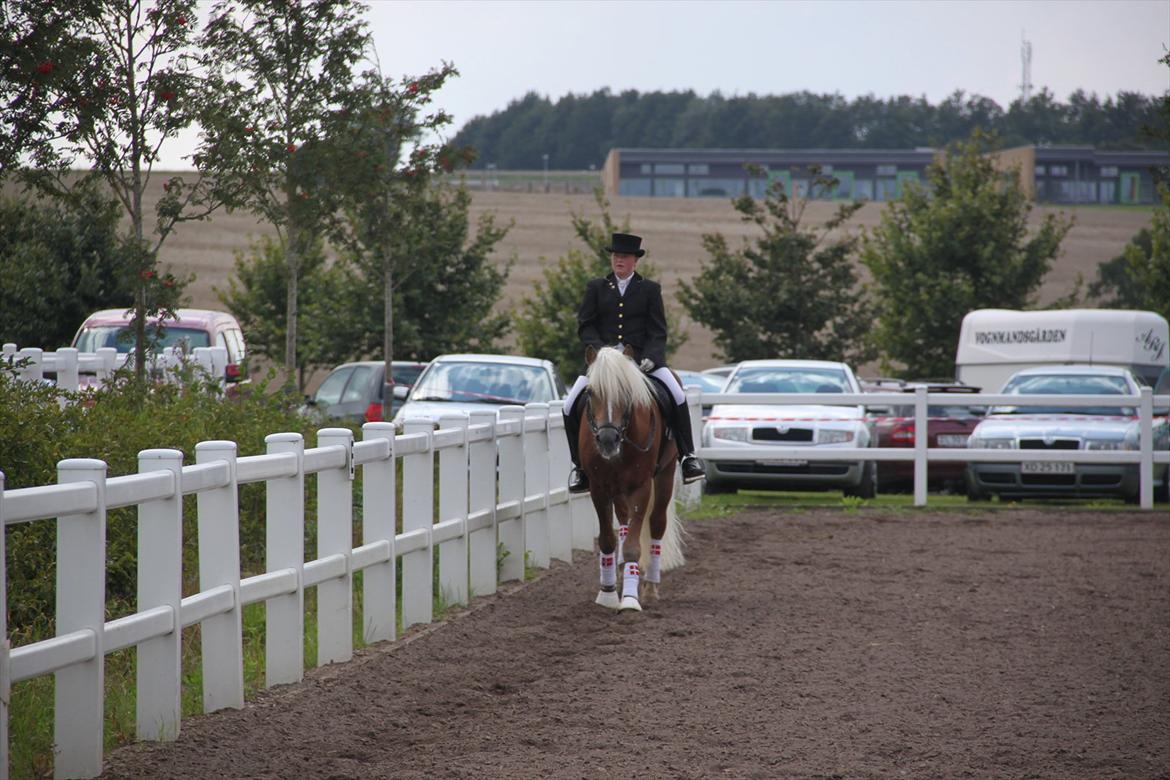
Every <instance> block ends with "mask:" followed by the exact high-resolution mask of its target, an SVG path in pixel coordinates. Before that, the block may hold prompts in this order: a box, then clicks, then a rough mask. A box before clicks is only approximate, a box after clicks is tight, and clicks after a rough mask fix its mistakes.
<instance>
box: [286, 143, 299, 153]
mask: <svg viewBox="0 0 1170 780" xmlns="http://www.w3.org/2000/svg"><path fill="white" fill-rule="evenodd" d="M284 148H285V149H288V150H289V152H290V153H292V152H295V151H296V150H297V145H296V144H289V145H288V146H286V147H284Z"/></svg>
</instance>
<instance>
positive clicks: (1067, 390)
mask: <svg viewBox="0 0 1170 780" xmlns="http://www.w3.org/2000/svg"><path fill="white" fill-rule="evenodd" d="M1139 392H1140V385H1139V383H1138V381H1137V379H1136V378H1135V377H1134V375H1133V373H1132V372H1130V371H1129V370H1128V369H1124V368H1114V367H1110V366H1089V365H1067V366H1046V367H1044V368H1031V369H1026V370H1024V371H1018V372H1016V373H1015V374H1013V375H1012V376H1011V378H1010V379H1008V381H1007V383H1006V384H1005V385H1004V386H1003V390H1001V391H1000V393H1001V394H1004V395H1137V394H1138V393H1139ZM1138 434H1139V422H1138V420H1137V410H1136V409H1135V408H1134V407H1132V406H1104V407H1092V406H1006V407H1005V406H998V407H992V408H991V409H990V410H989V412H988V415H987V417H986V418H985V419H984V420H983V421H982V422H980V423H979V425H977V426H976V427H975V430H974V431H973V432H972V433H971V438H970V439H969V440H968V443H967V445H968V447H970V448H973V449H1006V450H1014V449H1019V450H1048V451H1053V452H1055V451H1067V450H1085V451H1096V452H1101V451H1125V450H1136V449H1138V446H1139V444H1138ZM1168 447H1170V422H1168V420H1167V418H1166V417H1164V416H1162V417H1155V419H1154V448H1155V449H1167V448H1168ZM1165 480H1166V473H1165V470H1164V469H1162V468H1160V467H1159V468H1157V469H1155V493H1157V494H1159V495H1161V494H1163V493H1164V492H1165ZM1139 489H1140V484H1139V476H1138V466H1137V464H1135V463H1116V464H1114V463H1072V462H1064V461H1031V462H1024V463H1020V462H1016V463H970V464H968V467H967V496H968V498H970V499H972V500H982V499H987V498H989V497H990V496H991V495H992V494H998V495H1001V496H1005V497H1015V498H1024V497H1030V496H1031V497H1037V496H1115V497H1116V496H1120V497H1122V498H1124V499H1126V500H1127V501H1137V500H1138V496H1139Z"/></svg>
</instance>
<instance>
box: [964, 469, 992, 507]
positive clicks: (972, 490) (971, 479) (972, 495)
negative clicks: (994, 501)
mask: <svg viewBox="0 0 1170 780" xmlns="http://www.w3.org/2000/svg"><path fill="white" fill-rule="evenodd" d="M963 481H964V483H965V484H966V487H967V500H968V501H990V500H991V494H990V493H988V492H987V491H985V490H980V488H979V486H978V485H977V484H976V483H975V475H974V474H972V473H971V470H970V469H967V475H966V477H965V478H964V480H963Z"/></svg>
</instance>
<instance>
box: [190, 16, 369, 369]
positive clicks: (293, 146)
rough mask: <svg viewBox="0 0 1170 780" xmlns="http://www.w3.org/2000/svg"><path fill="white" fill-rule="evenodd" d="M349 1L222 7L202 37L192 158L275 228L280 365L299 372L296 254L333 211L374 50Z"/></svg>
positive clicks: (223, 190) (232, 200) (237, 203)
mask: <svg viewBox="0 0 1170 780" xmlns="http://www.w3.org/2000/svg"><path fill="white" fill-rule="evenodd" d="M363 10H364V9H363V8H362V6H360V5H358V4H357V3H355V2H353V0H307V1H306V2H300V3H297V2H289V1H288V0H280V1H279V2H275V3H274V2H271V0H219V1H218V2H216V3H215V4H214V6H212V9H211V18H210V20H209V22H208V24H207V27H206V29H205V31H204V33H203V35H202V37H201V40H200V43H201V45H202V47H203V52H202V61H201V64H202V67H203V68H204V69H205V71H206V73H207V89H206V90H205V91H204V93H203V95H204V99H203V102H202V104H201V105H200V107H199V110H200V121H201V124H202V127H203V137H202V143H201V144H200V146H199V148H198V149H197V150H196V153H195V155H194V157H193V160H194V162H195V164H196V165H197V166H198V168H199V169H200V170H201V171H206V172H208V173H210V174H211V175H212V177H213V178H214V179H215V180H216V181H217V183H218V188H219V189H218V193H219V194H220V195H222V196H223V197H225V198H226V199H227V201H228V204H229V205H230V206H231V207H233V208H246V209H248V210H250V211H252V212H254V213H256V214H257V215H259V216H261V217H262V218H263V219H264V220H265V221H266V222H268V223H270V224H271V225H273V226H274V227H275V228H276V232H277V236H278V240H279V241H280V246H281V248H282V250H283V252H284V259H285V264H286V266H287V268H288V271H287V274H286V277H285V285H286V301H285V323H286V327H285V335H286V341H285V350H284V359H283V362H284V365H285V367H286V369H287V370H288V372H289V375H290V376H292V375H293V374H294V372H295V368H296V345H297V341H298V324H299V302H298V294H299V289H300V277H301V273H302V265H303V261H302V257H303V256H304V255H305V254H306V253H307V252H309V251H311V247H312V246H313V244H314V242H315V241H316V240H317V239H318V237H319V236H320V235H321V234H322V233H323V232H324V230H325V229H326V228H327V227H328V226H329V224H330V221H331V219H332V217H333V215H334V214H335V213H336V212H337V209H338V205H339V204H338V201H337V198H336V194H337V188H336V187H334V186H331V185H332V182H333V176H334V174H335V173H336V172H338V171H340V170H343V169H344V168H345V167H346V166H348V165H352V159H350V158H349V157H348V155H347V152H348V151H351V150H350V149H348V148H347V147H346V145H345V144H344V139H346V138H347V137H348V129H349V128H350V126H351V125H352V115H351V114H350V111H349V109H350V106H349V104H348V100H349V97H350V91H351V85H352V84H353V82H354V80H355V77H356V75H357V68H358V65H359V63H360V61H361V59H362V58H363V56H364V54H365V52H366V50H367V48H368V46H369V33H368V31H367V26H366V22H365V20H364V19H363V16H362V14H363Z"/></svg>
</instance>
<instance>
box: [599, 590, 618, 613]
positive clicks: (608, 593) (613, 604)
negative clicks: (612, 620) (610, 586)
mask: <svg viewBox="0 0 1170 780" xmlns="http://www.w3.org/2000/svg"><path fill="white" fill-rule="evenodd" d="M593 603H594V604H600V605H601V606H603V607H607V608H609V609H619V608H620V607H621V601H620V600H619V599H618V594H617V591H613V590H599V591H597V598H596V599H594V600H593Z"/></svg>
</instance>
